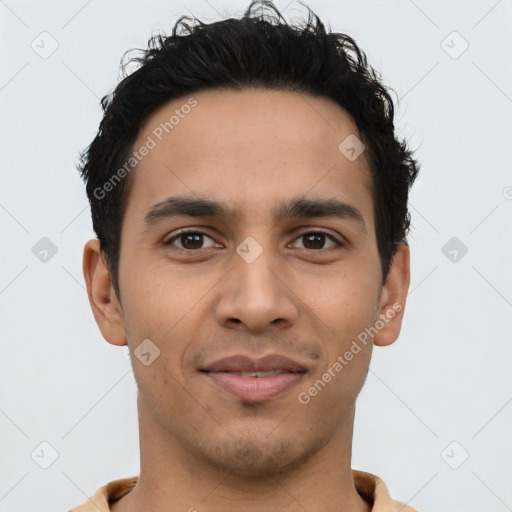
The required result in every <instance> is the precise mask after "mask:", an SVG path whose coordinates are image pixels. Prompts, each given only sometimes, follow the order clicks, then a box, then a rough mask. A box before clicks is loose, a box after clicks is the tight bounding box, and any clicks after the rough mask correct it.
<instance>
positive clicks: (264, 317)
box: [217, 232, 297, 330]
mask: <svg viewBox="0 0 512 512" xmlns="http://www.w3.org/2000/svg"><path fill="white" fill-rule="evenodd" d="M271 238H272V237H271V236H270V235H269V234H268V233H266V234H265V233H262V232H260V234H258V235H255V236H254V237H253V236H248V237H246V238H245V239H244V240H242V242H241V243H240V244H239V245H238V246H237V247H236V254H234V255H233V268H232V271H231V272H230V273H229V277H228V280H227V282H226V284H225V286H224V289H223V292H222V297H221V300H220V303H219V305H218V306H219V307H218V311H217V315H218V321H219V322H221V323H224V322H236V323H237V324H238V323H240V322H242V323H244V324H245V325H246V327H248V328H249V329H251V330H252V329H264V328H265V327H266V326H268V325H269V324H270V323H272V322H274V321H275V320H278V319H280V320H281V321H283V320H284V321H286V323H289V322H294V321H295V320H296V317H297V308H296V305H295V301H294V300H293V293H292V292H291V291H290V287H289V286H286V283H285V280H286V278H285V276H284V274H285V272H283V270H284V269H283V267H282V266H281V262H280V259H279V257H278V253H277V248H275V247H272V246H271V244H272V240H271Z"/></svg>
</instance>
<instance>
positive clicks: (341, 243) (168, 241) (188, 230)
mask: <svg viewBox="0 0 512 512" xmlns="http://www.w3.org/2000/svg"><path fill="white" fill-rule="evenodd" d="M189 233H192V234H194V235H202V236H206V237H208V238H210V239H212V240H213V238H212V237H211V236H209V235H208V234H206V233H204V232H203V231H199V230H197V229H184V230H182V231H180V232H179V233H178V234H176V235H174V236H172V237H171V238H168V239H167V240H166V241H164V242H163V244H164V245H166V246H172V243H173V242H174V241H175V240H178V239H179V238H180V237H181V236H183V235H186V234H189ZM316 234H321V235H324V236H326V237H327V238H330V239H331V240H332V241H333V242H334V243H335V244H336V245H337V247H329V248H327V249H303V250H305V251H313V252H318V253H319V252H327V251H330V250H335V249H341V248H343V247H346V246H347V244H346V243H344V242H341V241H340V240H338V239H337V238H335V237H334V236H333V235H331V234H330V233H326V232H324V231H319V230H311V231H304V232H303V233H300V234H299V235H298V236H297V237H296V238H295V240H297V239H299V238H301V237H304V236H306V235H316ZM175 248H176V249H179V250H182V251H186V252H200V251H202V250H204V249H209V247H206V248H202V249H184V248H182V247H175Z"/></svg>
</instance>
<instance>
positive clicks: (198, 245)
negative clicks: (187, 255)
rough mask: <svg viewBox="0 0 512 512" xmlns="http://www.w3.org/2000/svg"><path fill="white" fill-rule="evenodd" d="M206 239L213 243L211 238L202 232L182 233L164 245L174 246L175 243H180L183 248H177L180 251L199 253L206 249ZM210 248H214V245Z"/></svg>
mask: <svg viewBox="0 0 512 512" xmlns="http://www.w3.org/2000/svg"><path fill="white" fill-rule="evenodd" d="M205 237H206V238H209V239H210V240H212V241H213V239H212V238H211V237H209V236H208V235H206V234H205V233H202V232H201V231H181V232H180V233H179V234H177V235H175V236H173V237H171V238H169V239H168V240H166V241H165V242H164V245H174V242H175V241H179V242H180V244H181V246H179V245H178V246H177V247H178V248H179V249H183V250H188V251H197V250H199V249H204V248H205V247H202V245H203V243H204V238H205ZM210 247H213V245H212V246H210Z"/></svg>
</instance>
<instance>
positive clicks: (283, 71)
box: [77, 0, 419, 299]
mask: <svg viewBox="0 0 512 512" xmlns="http://www.w3.org/2000/svg"><path fill="white" fill-rule="evenodd" d="M307 9H308V20H307V22H305V23H302V25H297V24H293V25H292V24H288V23H287V22H286V21H285V20H284V18H283V16H282V14H281V13H280V12H279V10H278V9H277V8H276V7H275V6H274V5H273V3H272V2H271V1H266V0H256V1H253V2H251V3H250V5H249V7H248V8H247V9H246V11H245V12H244V14H243V16H242V17H241V18H240V19H235V18H229V19H225V20H222V21H217V22H212V23H203V22H202V21H200V20H198V19H197V18H194V17H190V16H181V17H180V18H179V19H178V21H177V22H176V24H175V25H174V28H173V30H172V34H171V35H170V36H165V35H162V34H158V35H155V36H153V37H151V38H150V39H149V42H148V47H147V49H146V50H138V51H139V52H142V55H140V53H139V56H137V57H131V58H130V59H126V57H127V56H128V55H129V54H130V53H131V52H133V51H134V50H131V51H129V52H127V53H126V54H125V55H124V56H123V59H122V60H121V67H122V70H123V74H126V73H125V70H126V66H127V65H128V64H136V66H137V69H136V70H135V71H134V72H132V73H131V74H129V75H128V76H125V77H124V78H123V79H122V80H121V81H120V82H119V84H118V85H117V87H116V88H115V89H114V90H113V92H112V93H110V94H108V95H106V96H104V97H103V98H102V100H101V106H102V109H103V118H102V120H101V122H100V125H99V129H98V133H97V135H96V137H95V138H94V140H93V141H92V143H91V144H90V145H89V146H88V148H87V149H86V150H85V151H84V152H83V153H82V154H81V156H80V161H79V164H78V166H77V167H78V170H79V172H80V174H81V177H82V178H83V179H84V181H85V183H86V190H87V195H88V198H89V202H90V205H91V215H92V222H93V227H94V231H95V233H96V235H97V237H98V239H99V240H100V244H101V251H102V256H104V258H105V263H106V265H107V268H108V271H109V273H110V274H111V277H112V282H113V287H114V290H115V292H116V294H117V296H118V298H119V299H120V290H119V274H118V270H119V258H120V245H121V225H122V221H123V217H124V213H125V209H126V204H127V198H128V194H129V192H130V189H131V186H130V184H131V182H132V181H133V179H132V177H131V174H133V173H128V174H127V175H126V172H125V173H121V174H120V173H119V171H120V170H121V169H122V168H123V166H124V169H125V170H126V162H127V161H129V160H130V156H131V152H132V151H133V146H134V143H135V140H136V138H137V136H138V134H139V132H140V129H141V127H142V125H143V123H144V121H145V120H147V118H148V117H149V116H150V114H152V113H153V112H155V111H156V110H157V109H158V108H159V107H161V106H163V105H164V104H165V103H167V102H169V101H170V100H172V99H174V98H179V97H182V96H185V95H188V94H191V93H193V92H198V91H200V90H208V89H228V90H229V89H231V90H242V89H247V88H250V87H258V88H265V89H269V90H283V91H295V92H300V93H305V94H310V95H313V96H321V97H326V98H329V99H331V100H333V101H334V102H336V103H337V104H339V105H340V106H341V107H343V108H344V109H345V110H346V111H348V112H349V114H350V115H351V116H352V117H353V119H354V121H355V123H356V125H357V128H358V130H359V134H360V137H361V140H362V142H363V143H364V145H365V157H366V159H367V161H368V163H369V167H370V171H371V175H372V196H373V206H374V218H375V230H376V237H377V246H378V251H379V258H380V262H381V270H382V284H384V282H385V280H386V277H387V275H388V272H389V268H390V264H391V259H392V257H393V255H394V254H395V252H396V249H397V243H399V242H401V241H403V242H405V243H407V240H406V236H407V234H408V231H409V227H410V214H409V212H408V209H407V202H408V194H409V189H410V187H411V186H412V184H413V182H414V180H415V178H416V175H417V173H418V171H419V164H418V163H417V161H416V160H415V159H414V158H413V152H412V151H410V150H409V149H408V147H407V144H406V142H405V141H404V140H401V139H399V138H398V137H397V135H396V133H395V127H394V122H393V120H394V105H393V100H392V98H391V96H390V92H393V91H392V89H390V88H388V87H387V86H385V85H384V84H383V82H382V80H381V75H380V74H379V73H378V72H377V71H375V69H374V68H373V67H372V66H370V65H369V64H368V62H367V57H366V54H365V53H364V52H363V51H362V50H361V49H360V48H359V47H358V45H357V44H356V42H355V41H354V39H353V38H351V37H350V36H348V35H346V34H340V33H332V32H331V30H330V27H329V28H328V30H326V29H325V26H324V24H323V23H322V22H321V21H320V19H319V17H318V16H317V15H316V14H315V13H314V12H313V11H312V10H311V9H309V8H307ZM135 51H137V49H136V50H135ZM340 142H341V141H340ZM135 168H136V165H134V169H135ZM116 173H118V174H117V175H116ZM120 175H121V176H123V178H122V179H121V178H120ZM125 175H126V177H124V176H125ZM113 178H118V179H117V180H116V181H115V182H114V181H113ZM107 183H110V186H109V187H106V186H105V184H107Z"/></svg>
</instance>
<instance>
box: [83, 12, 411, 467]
mask: <svg viewBox="0 0 512 512" xmlns="http://www.w3.org/2000/svg"><path fill="white" fill-rule="evenodd" d="M261 4H263V7H264V8H265V9H264V10H263V11H262V10H261V9H260V5H261ZM135 61H136V62H137V64H138V65H139V67H138V69H137V70H136V71H134V72H133V73H131V74H130V75H129V76H127V77H125V78H124V79H123V80H122V81H121V82H120V83H119V85H118V86H117V87H116V89H115V90H114V92H113V93H112V94H111V95H109V96H106V97H104V98H103V100H102V107H103V110H104V117H103V119H102V121H101V123H100V127H99V130H98V134H97V136H96V137H95V139H94V140H93V142H92V143H91V144H90V146H89V147H88V149H87V150H86V151H85V152H84V153H83V155H82V159H81V162H80V171H81V174H82V176H83V178H84V180H85V181H86V184H87V194H88V197H89V200H90V204H91V212H92V219H93V227H94V230H95V232H96V234H97V238H98V239H97V240H92V241H89V242H88V244H87V245H86V248H85V251H84V275H85V278H86V283H87V289H88V294H89V299H90V302H91V306H92V309H93V312H94V315H95V318H96V321H97V322H98V325H99V327H100V329H101V331H102V333H103V336H104V337H105V339H107V341H109V342H110V343H113V344H116V345H125V344H128V345H129V347H130V350H131V352H132V353H133V352H135V354H137V352H136V349H137V347H139V345H140V344H141V342H142V341H143V340H151V344H150V346H151V347H152V348H151V350H153V351H154V352H153V355H155V354H156V353H157V352H158V354H159V355H158V357H157V358H156V359H154V361H152V363H151V364H150V365H145V364H143V363H142V362H141V359H138V358H133V357H132V362H133V365H134V373H135V377H136V380H137V384H138V387H139V393H140V394H142V395H143V399H142V401H141V402H139V406H140V407H141V404H142V407H143V408H144V414H146V416H148V417H151V418H152V421H153V422H154V425H158V426H159V428H161V429H162V431H165V432H168V433H170V434H171V435H172V437H173V439H175V440H177V441H179V445H180V446H181V447H185V449H186V450H187V451H188V452H190V453H194V454H195V455H196V456H197V457H198V458H202V459H204V460H207V461H208V462H209V463H211V464H217V465H219V466H220V467H222V468H225V469H229V468H230V469H231V470H232V471H237V472H239V473H244V472H251V471H252V472H256V473H257V472H258V471H260V472H262V473H265V472H267V473H268V470H269V468H274V469H275V470H276V471H277V470H284V469H286V468H291V467H293V466H294V465H297V464H298V463H299V462H300V461H302V460H305V459H307V458H308V457H310V456H312V455H313V454H314V453H317V452H318V451H319V450H321V448H322V447H324V446H325V445H326V444H327V443H328V442H329V440H330V439H332V438H333V436H335V434H336V432H337V431H338V430H339V427H340V425H341V424H342V423H343V420H344V419H347V418H349V417H350V414H349V412H351V411H353V406H354V402H355V399H356V397H357V395H358V393H359V391H360V389H361V387H362V385H363V383H364V380H365V377H366V373H367V371H368V365H369V361H370V356H371V349H372V346H373V344H378V345H389V344H390V343H393V342H394V341H395V340H396V339H397V337H398V335H399V332H400V326H401V320H402V316H403V311H404V306H405V298H406V295H407V289H408V286H409V250H408V246H407V240H406V235H407V231H408V229H409V215H408V210H407V199H408V192H409V189H410V187H411V185H412V183H413V181H414V179H415V177H416V174H417V172H418V165H417V163H416V161H415V160H414V159H413V157H412V153H411V152H410V151H409V150H408V148H407V146H406V143H405V141H402V140H400V139H398V138H397V136H396V134H395V130H394V124H393V119H394V107H393V101H392V99H391V97H390V94H389V92H388V90H387V88H386V87H385V86H384V85H383V84H382V83H381V81H380V79H379V75H378V74H377V72H376V71H375V70H373V69H372V68H371V66H369V65H368V63H367V59H366V56H365V54H364V52H363V51H361V50H360V49H359V48H358V46H357V44H356V43H355V41H354V40H353V39H351V38H350V37H349V36H347V35H344V34H335V33H330V32H328V31H327V30H326V29H325V27H324V25H323V24H322V23H321V21H320V20H319V19H318V18H317V17H316V16H315V15H314V14H313V13H311V11H310V15H309V19H308V21H307V23H305V24H304V25H303V26H301V27H299V26H292V25H289V24H287V23H286V22H285V21H284V19H283V18H282V17H281V15H280V14H279V12H278V11H277V9H275V7H274V6H272V5H271V4H270V3H268V2H253V4H251V6H250V7H249V8H248V9H247V11H246V13H245V15H244V16H243V17H242V18H241V19H228V20H224V21H220V22H216V23H211V24H204V23H202V22H200V21H197V23H196V24H195V25H192V24H191V20H189V19H187V18H185V17H184V18H182V19H180V20H179V21H178V22H177V23H176V26H175V27H174V30H173V32H172V35H170V36H169V37H164V36H155V37H154V38H152V39H151V40H150V43H149V45H148V49H147V50H146V51H145V52H143V54H142V56H140V57H138V58H136V59H135ZM169 198H172V200H169ZM178 211H179V212H180V215H176V212H178ZM171 213H173V215H171ZM185 228H186V229H187V230H188V231H189V233H188V234H183V233H182V232H181V230H183V229H185ZM249 255H250V256H249ZM391 311H392V316H391V313H390V312H391ZM383 315H384V316H385V317H386V318H384V316H383ZM379 320H380V323H381V324H382V327H381V328H378V329H377V328H375V327H374V326H375V324H376V322H377V321H379ZM372 327H373V330H371V328H372ZM363 332H366V333H367V335H366V338H365V342H363V341H361V340H362V338H361V333H363ZM356 340H360V341H359V343H357V342H356V345H357V346H358V347H359V350H358V351H356V350H357V349H355V348H354V349H352V348H351V347H354V341H356ZM155 347H156V348H157V351H155ZM347 351H352V354H353V356H351V357H350V359H349V361H348V362H347V363H346V365H345V363H343V368H342V370H339V371H338V370H336V369H335V368H333V365H334V364H335V362H336V361H338V362H339V356H342V358H343V355H344V354H345V353H346V352H347ZM239 353H244V354H249V353H250V354H253V355H265V354H270V353H280V354H284V355H286V356H287V357H290V358H292V359H294V360H296V361H298V362H299V363H300V365H301V366H302V367H303V369H304V370H305V373H304V374H303V377H302V381H301V384H299V387H295V388H294V390H290V391H287V392H285V393H284V394H282V395H279V396H278V397H276V398H275V399H272V400H267V401H263V402H257V401H243V400H238V399H235V398H233V397H232V396H230V395H229V393H227V394H226V393H224V392H223V391H219V389H218V387H216V385H214V384H212V382H211V380H209V379H208V378H207V377H206V376H205V373H204V372H203V371H202V370H204V369H205V368H206V367H207V366H208V365H209V364H211V363H212V362H213V361H215V360H216V359H218V358H220V357H225V356H229V355H234V354H239ZM340 364H341V363H340ZM329 370H330V375H331V378H330V379H328V380H329V384H328V385H326V386H325V388H322V390H321V391H320V390H319V389H318V385H317V386H316V387H317V392H314V391H311V392H308V390H310V389H311V387H312V386H313V385H314V383H315V382H317V381H318V379H322V375H323V374H325V372H326V371H329ZM333 372H334V373H333ZM336 379H337V380H336ZM324 380H325V379H324ZM313 387H314V386H313ZM301 391H302V392H306V395H307V396H308V397H309V399H307V398H305V397H306V395H304V394H303V395H302V397H303V400H302V401H301V400H299V399H298V396H299V394H300V392H301ZM312 396H313V397H314V399H311V397H312ZM306 401H307V404H306V403H305V402H306ZM333 404H336V407H335V412H332V411H333ZM184 408H185V410H187V412H186V413H185V414H183V413H182V414H181V415H180V416H179V418H178V417H177V416H176V414H175V411H176V410H178V409H180V410H184ZM283 408H284V409H286V410H287V414H288V416H286V418H288V419H283V418H284V416H285V414H284V412H285V411H284V409H283ZM139 412H140V410H139ZM205 412H206V413H207V414H206V415H205ZM326 415H327V416H326ZM205 417H206V419H205ZM304 427H306V428H304ZM270 433H272V434H270Z"/></svg>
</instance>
